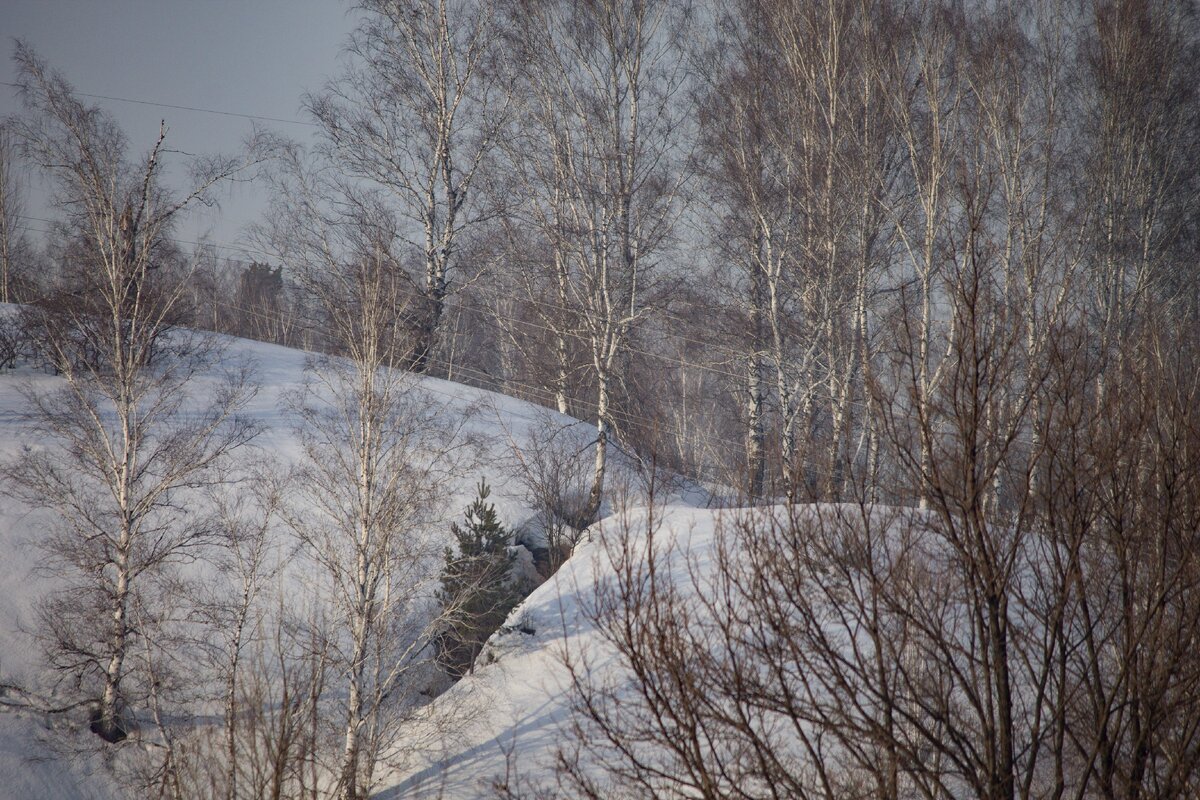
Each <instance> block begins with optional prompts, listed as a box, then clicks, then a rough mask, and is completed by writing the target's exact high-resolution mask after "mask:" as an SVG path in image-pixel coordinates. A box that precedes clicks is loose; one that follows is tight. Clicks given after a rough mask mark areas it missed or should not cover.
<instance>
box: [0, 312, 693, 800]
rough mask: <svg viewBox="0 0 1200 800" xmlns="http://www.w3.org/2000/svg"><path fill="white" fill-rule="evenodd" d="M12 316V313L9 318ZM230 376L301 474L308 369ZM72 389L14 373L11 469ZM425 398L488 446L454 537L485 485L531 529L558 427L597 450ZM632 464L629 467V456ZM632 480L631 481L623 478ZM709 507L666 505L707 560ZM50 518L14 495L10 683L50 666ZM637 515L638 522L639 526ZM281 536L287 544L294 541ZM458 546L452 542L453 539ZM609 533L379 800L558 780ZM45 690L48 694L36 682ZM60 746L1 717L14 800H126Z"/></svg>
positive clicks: (1, 631)
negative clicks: (526, 466)
mask: <svg viewBox="0 0 1200 800" xmlns="http://www.w3.org/2000/svg"><path fill="white" fill-rule="evenodd" d="M5 310H7V309H0V312H2V311H5ZM225 343H226V346H227V349H226V351H225V354H224V356H223V358H222V361H221V367H222V368H227V367H234V366H237V365H240V364H245V363H249V364H252V365H253V366H254V369H255V373H256V375H257V380H258V382H259V383H260V384H261V388H260V389H259V391H258V393H257V395H256V396H255V397H254V399H253V400H252V401H251V403H250V404H249V406H248V407H247V408H246V409H245V412H244V413H245V414H246V415H248V416H249V417H251V418H252V419H253V420H255V421H256V422H258V423H259V424H261V425H262V426H263V427H264V428H265V430H264V433H263V434H262V435H260V436H259V437H258V438H257V439H256V440H255V443H254V447H253V448H250V449H247V450H246V451H245V453H246V456H247V457H261V456H263V455H264V454H266V455H268V456H269V457H270V459H271V460H272V461H275V462H277V463H278V464H279V465H281V466H286V465H287V464H288V463H289V462H296V461H297V460H298V459H299V458H300V456H301V446H300V443H299V441H298V438H297V436H296V433H295V431H294V427H293V426H294V422H293V419H292V417H291V415H290V413H289V412H288V411H287V409H286V405H285V404H284V403H283V402H282V400H283V398H284V397H285V396H286V395H287V393H289V392H291V391H293V390H295V389H297V388H298V387H299V386H300V385H301V383H302V380H303V376H304V369H305V364H306V359H307V358H308V355H307V354H305V353H303V352H300V351H296V350H291V349H288V348H284V347H278V346H275V345H269V344H263V343H259V342H250V341H246V340H240V339H225ZM217 373H218V370H214V372H213V374H206V375H202V376H200V379H199V381H198V383H197V385H196V387H195V389H196V392H195V397H194V398H193V399H192V400H191V401H190V402H192V403H193V404H197V407H198V403H200V402H202V401H200V400H198V398H201V397H203V395H204V394H205V391H204V388H205V386H204V385H205V384H206V383H207V384H208V385H210V386H212V385H215V384H216V383H217V381H218V380H219V374H217ZM60 381H61V379H60V378H57V377H55V376H52V375H48V374H45V373H44V372H41V371H37V370H34V369H31V368H28V367H24V368H18V369H16V370H4V371H0V460H8V459H12V458H14V457H15V456H16V455H17V454H18V453H19V452H20V449H21V447H22V446H24V445H31V446H42V445H45V444H46V443H45V442H40V441H37V440H36V438H35V437H33V436H32V435H31V434H30V433H29V432H28V431H26V430H23V429H22V428H21V426H20V424H19V420H18V416H17V414H18V412H19V411H20V409H21V408H22V406H23V405H24V403H25V400H24V399H23V396H22V393H21V391H20V387H21V386H22V385H26V386H34V387H36V388H38V389H45V390H51V389H53V388H55V386H56V385H58V384H59V382H60ZM418 390H419V391H421V392H423V393H425V394H426V395H427V396H428V398H429V400H430V401H431V402H435V403H438V404H440V408H439V414H440V415H451V416H452V415H458V417H459V418H462V419H463V420H464V425H463V432H464V433H470V434H472V435H474V436H476V437H478V439H479V441H480V443H481V450H480V458H479V459H478V461H477V462H476V467H475V468H474V469H473V470H471V471H470V472H469V473H468V474H464V475H461V476H460V477H458V478H457V479H454V480H453V481H452V482H451V484H450V485H447V486H446V487H445V491H446V494H447V496H448V501H447V502H446V504H445V506H444V509H445V511H444V513H445V515H446V520H447V523H448V522H449V520H450V519H458V518H460V517H461V514H462V510H463V508H464V506H465V505H466V504H467V503H468V502H469V501H470V500H471V498H472V497H473V496H474V490H475V485H476V483H477V481H478V479H479V478H480V477H485V478H486V479H487V480H488V482H489V483H490V484H491V485H492V487H493V493H492V500H493V501H494V502H495V503H496V507H497V510H498V511H499V513H500V516H501V518H502V519H503V520H504V521H505V522H506V523H507V524H509V525H510V526H520V525H522V524H523V523H525V522H526V521H527V520H528V519H529V518H530V517H531V516H532V514H533V512H532V510H531V509H530V508H529V507H528V504H527V501H526V500H525V498H524V490H523V489H522V487H521V486H520V484H519V482H518V481H516V480H515V479H514V478H513V472H512V466H511V465H512V461H513V459H512V448H513V446H514V443H515V444H516V446H519V443H520V442H521V441H522V439H523V437H525V436H527V435H529V434H530V432H531V431H534V430H538V429H540V426H543V425H544V424H545V421H546V420H547V419H549V420H551V421H552V422H553V423H555V424H558V425H561V426H562V428H563V430H564V431H565V432H566V435H569V436H576V437H578V441H579V443H580V447H581V448H586V446H587V443H588V442H589V441H590V440H591V439H592V437H594V435H595V429H594V428H593V427H591V426H590V425H588V424H586V423H582V422H580V421H578V420H574V419H571V418H569V417H564V416H562V415H558V414H556V413H555V412H552V411H547V410H546V409H543V408H540V407H537V406H533V405H531V404H528V403H525V402H523V401H519V400H516V399H513V398H510V397H506V396H503V395H499V394H495V393H493V392H488V391H484V390H480V389H475V388H471V387H467V386H463V385H461V384H456V383H452V382H448V381H444V380H438V379H434V378H420V379H419V381H418ZM618 463H620V458H619V456H618ZM618 471H619V470H618ZM707 498H708V496H707V494H706V493H705V492H704V491H703V490H701V489H699V488H698V487H695V486H690V485H689V486H685V487H684V488H683V489H676V490H675V491H674V493H673V494H672V495H671V496H669V497H667V498H666V502H667V503H668V504H670V505H669V508H668V509H667V511H666V515H667V527H668V528H670V529H671V530H673V531H676V532H678V531H688V532H689V533H690V535H691V536H692V537H693V539H694V541H695V544H696V545H697V546H698V547H701V548H702V547H704V546H705V542H707V541H708V540H709V539H710V538H711V533H712V527H713V521H714V519H715V515H714V513H712V512H708V511H703V510H699V509H698V508H697V506H701V505H703V504H704V503H705V502H707ZM46 513H47V512H45V511H38V510H32V509H29V508H26V507H24V506H22V505H20V504H19V503H18V502H16V501H14V500H13V499H12V498H10V497H7V496H5V495H4V494H3V493H0V682H5V681H8V680H11V679H13V678H15V679H16V680H17V681H26V682H27V681H29V679H31V678H33V679H36V677H37V674H38V670H39V663H40V661H39V659H40V656H39V653H38V650H37V647H36V646H35V645H34V642H33V639H32V637H31V636H30V635H29V634H28V633H27V632H24V631H23V627H28V624H29V621H30V620H31V615H32V611H33V608H34V606H35V604H36V601H37V599H38V598H39V597H41V596H43V595H44V594H45V593H46V592H47V591H52V590H53V579H52V577H51V576H47V575H43V574H40V573H39V572H38V571H37V569H36V567H37V566H38V554H37V551H36V550H35V549H33V548H32V547H31V546H30V543H31V542H32V541H34V540H35V539H36V537H37V536H38V534H39V530H41V529H42V527H43V525H44V523H45V522H46V520H47V517H45V516H44V515H45V514H46ZM634 513H636V512H634ZM280 535H281V536H283V535H286V534H285V533H281V534H280ZM446 535H447V537H449V533H448V532H447V534H446ZM602 535H603V524H601V525H599V526H597V528H595V529H593V533H592V541H591V542H585V543H583V544H582V545H581V546H580V547H579V548H578V549H577V551H576V554H575V555H574V556H573V557H572V558H571V559H570V560H569V561H568V562H567V564H566V565H565V566H564V567H563V569H561V570H560V571H559V573H558V574H557V575H556V576H555V577H554V578H553V579H552V580H550V581H548V582H547V583H545V584H543V585H542V586H541V587H540V588H539V589H538V590H537V591H535V592H534V593H533V594H532V595H531V596H530V597H529V598H528V599H527V600H526V601H525V603H523V604H522V605H521V606H520V607H518V608H517V609H516V610H515V611H514V612H513V615H512V617H510V623H512V624H513V625H515V626H519V627H526V628H529V629H532V630H534V631H535V633H534V634H532V635H529V634H524V633H519V632H513V633H507V634H504V635H497V636H496V637H494V638H493V641H492V643H491V645H490V647H491V652H492V653H493V655H494V656H495V657H496V660H495V661H494V663H491V664H488V665H487V666H483V667H481V668H479V669H477V670H476V672H475V674H474V675H471V676H468V677H467V678H465V679H464V680H462V681H461V682H459V683H458V684H457V685H456V686H454V687H453V688H452V689H451V690H450V691H449V692H448V693H446V694H445V695H443V696H442V697H441V698H439V699H438V701H437V702H436V703H435V705H434V706H433V708H432V709H431V714H432V716H433V717H434V718H437V717H438V715H441V716H443V717H447V718H449V717H453V719H455V720H457V723H456V724H455V725H454V726H453V727H452V728H451V729H450V733H449V734H447V735H442V734H439V736H440V737H441V738H440V740H439V739H438V738H436V737H429V736H422V735H421V732H420V731H415V732H414V734H413V736H414V741H423V742H426V743H427V746H426V745H425V744H423V745H422V747H421V748H418V749H419V750H420V752H419V753H418V756H417V757H416V759H415V760H414V761H413V766H412V768H411V769H409V770H406V771H404V772H402V773H398V774H396V775H395V776H394V777H393V778H392V782H391V785H390V786H389V788H386V789H385V790H384V791H382V792H381V793H380V794H379V796H380V797H384V798H400V797H421V796H435V795H437V794H438V793H439V792H440V793H441V796H443V797H446V798H455V797H477V796H488V795H494V793H493V792H491V791H490V788H489V787H490V785H491V782H492V780H493V778H494V777H495V776H496V775H497V774H499V773H501V772H502V771H503V770H504V766H505V752H506V750H510V749H513V748H515V751H516V752H517V753H518V754H519V757H520V762H521V765H522V769H523V772H522V774H523V775H526V776H528V777H530V778H538V777H539V775H538V772H539V771H541V773H542V775H543V776H544V775H549V774H551V773H549V772H545V770H551V769H552V766H551V765H550V760H551V759H552V758H553V754H554V750H555V746H556V745H557V744H558V742H559V737H560V729H559V726H560V724H562V723H563V722H564V720H565V715H566V712H567V699H566V697H565V692H564V691H563V690H564V688H565V686H564V680H565V676H564V671H563V668H562V667H561V664H560V662H559V659H558V653H559V651H560V648H561V647H562V646H563V644H564V643H565V644H568V645H570V646H585V647H586V646H588V643H589V642H590V641H591V639H592V638H593V636H594V632H593V631H591V630H589V629H588V628H587V627H586V626H585V625H584V624H583V623H582V622H581V620H580V616H579V602H580V599H581V598H582V597H586V596H587V593H588V592H589V591H590V587H591V585H592V583H591V582H592V580H593V579H594V575H595V574H596V570H597V569H601V570H602V569H603V565H602V559H601V558H600V553H601V551H600V550H599V549H598V547H597V542H598V541H599V540H598V538H597V537H599V536H602ZM35 682H36V681H35ZM61 727H62V726H61V724H60V725H59V728H58V729H57V730H55V731H53V732H51V731H49V730H48V729H47V725H46V723H45V722H44V721H43V720H41V719H40V718H38V716H37V715H34V714H30V713H25V712H21V713H17V712H10V711H4V710H0V800H5V799H6V798H12V799H13V800H16V799H17V798H21V799H22V800H26V799H28V800H36V799H37V798H56V799H57V800H76V799H79V800H83V799H85V798H86V799H88V800H92V799H93V798H94V799H95V800H108V798H115V797H123V796H125V793H124V792H122V791H121V790H120V788H119V787H116V786H113V785H112V783H111V782H110V781H109V780H107V778H106V776H105V774H104V769H103V767H102V765H101V764H99V763H98V761H97V760H96V759H97V757H96V756H95V755H94V754H93V755H82V754H80V751H81V750H82V749H83V748H73V747H72V746H71V740H70V736H72V735H75V736H80V737H85V738H86V737H90V736H91V735H90V734H89V733H87V731H86V729H84V730H82V731H80V732H76V733H74V734H72V733H70V732H68V733H66V734H64V733H63V731H62V730H61Z"/></svg>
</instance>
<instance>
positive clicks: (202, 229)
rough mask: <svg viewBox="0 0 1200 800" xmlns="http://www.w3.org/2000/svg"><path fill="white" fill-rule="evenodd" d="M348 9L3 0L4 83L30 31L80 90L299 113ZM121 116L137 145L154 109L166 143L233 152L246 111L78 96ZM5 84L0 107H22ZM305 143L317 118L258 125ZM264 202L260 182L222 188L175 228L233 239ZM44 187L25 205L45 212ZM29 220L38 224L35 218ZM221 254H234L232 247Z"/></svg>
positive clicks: (213, 0)
mask: <svg viewBox="0 0 1200 800" xmlns="http://www.w3.org/2000/svg"><path fill="white" fill-rule="evenodd" d="M352 24H353V18H352V17H351V16H350V14H349V13H348V7H347V4H346V3H345V2H338V0H242V2H235V1H234V0H191V2H187V1H186V0H0V36H2V37H3V38H2V40H0V46H2V47H3V51H2V56H3V57H2V58H0V81H4V82H6V83H11V82H12V81H13V79H14V66H13V63H12V52H13V40H14V39H15V38H23V39H26V40H27V41H29V42H30V43H31V44H32V45H33V47H34V48H35V49H36V50H37V52H38V53H39V54H40V55H41V56H42V57H43V58H45V59H46V60H47V61H48V62H49V63H50V64H51V65H52V66H54V67H55V68H57V69H59V70H61V71H62V72H63V73H65V74H66V76H67V78H68V80H70V81H71V83H72V84H73V85H74V87H75V89H76V90H77V91H78V92H82V93H88V94H94V95H108V96H112V97H124V98H131V99H135V100H147V101H155V102H159V103H167V104H172V105H180V106H193V107H200V108H208V109H217V110H221V111H229V112H235V113H240V114H252V115H261V116H269V117H279V118H283V119H293V120H303V119H304V117H303V115H302V114H301V112H300V108H299V106H300V96H301V94H302V93H303V92H304V91H305V90H309V89H318V88H320V86H321V85H322V84H323V83H324V81H325V80H326V78H327V77H329V76H330V75H331V74H332V73H334V72H335V71H336V69H337V64H338V51H339V48H340V47H341V45H342V44H343V42H344V40H345V38H346V36H347V35H348V33H349V32H350V28H351V27H352ZM83 99H84V100H85V101H86V102H89V103H93V104H96V105H100V106H102V107H104V108H106V109H107V110H109V111H110V112H112V114H113V115H114V116H115V117H116V119H117V121H118V122H119V123H120V124H121V126H122V127H123V128H124V130H125V132H126V134H127V135H128V136H129V139H130V142H131V144H132V145H133V147H134V148H135V150H136V152H138V153H141V152H142V151H144V150H145V149H146V148H148V147H149V146H150V145H151V144H152V143H153V140H154V137H155V135H156V134H157V132H158V123H159V120H160V119H165V120H166V122H167V127H168V131H169V132H168V142H169V144H170V146H171V147H173V148H175V149H178V150H183V151H186V152H229V151H234V150H236V149H237V148H238V147H239V145H240V143H241V142H242V140H243V139H244V138H245V137H246V136H247V135H248V134H249V133H250V130H251V124H252V123H251V121H250V120H247V119H242V118H238V117H230V116H221V115H218V114H211V113H203V112H194V111H183V110H178V109H170V108H161V107H154V106H146V105H138V104H134V103H126V102H119V101H112V100H98V99H93V98H83ZM19 108H20V106H19V102H18V101H17V99H16V97H15V92H14V90H13V89H12V88H11V87H8V86H0V116H7V115H9V114H12V113H14V112H17V111H18V110H19ZM260 124H266V125H269V126H270V127H271V128H273V129H274V130H277V131H279V132H281V133H285V134H287V135H289V136H292V137H294V138H297V139H300V140H302V141H306V140H307V139H308V137H309V135H310V134H311V131H312V128H310V127H305V126H301V125H288V124H277V123H260ZM263 202H264V198H263V193H262V191H261V189H260V188H258V187H255V186H252V185H251V186H238V187H235V188H232V189H229V190H226V191H224V192H223V193H222V196H221V209H220V210H219V211H203V212H201V213H198V214H193V215H192V216H191V217H190V218H189V220H188V221H187V222H186V223H185V225H184V226H183V228H181V230H180V232H179V234H178V235H179V236H180V237H181V238H189V239H195V238H197V237H199V236H200V235H201V234H205V233H207V234H209V235H210V236H211V238H212V239H213V240H215V241H222V242H232V243H237V242H238V241H239V238H238V237H239V236H240V234H241V231H242V229H243V227H244V226H245V225H246V224H247V223H249V222H251V221H253V219H254V217H256V216H257V215H258V213H259V212H260V210H261V208H262V205H263ZM42 203H43V201H42V200H41V198H40V197H37V196H35V197H31V203H30V205H31V206H33V208H31V209H30V212H29V213H30V214H31V215H34V216H46V213H45V212H46V209H45V208H44V206H43V205H42ZM30 224H31V226H34V227H36V226H39V225H41V223H37V222H31V223H30ZM226 254H228V255H235V256H236V255H238V254H237V253H234V252H229V253H226Z"/></svg>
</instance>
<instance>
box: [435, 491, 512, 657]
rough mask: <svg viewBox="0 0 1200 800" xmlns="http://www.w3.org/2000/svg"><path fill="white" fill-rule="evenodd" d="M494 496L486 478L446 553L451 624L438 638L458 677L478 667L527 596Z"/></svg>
mask: <svg viewBox="0 0 1200 800" xmlns="http://www.w3.org/2000/svg"><path fill="white" fill-rule="evenodd" d="M490 494H491V489H490V488H489V487H488V485H487V482H486V481H483V480H480V482H479V494H478V496H477V497H476V498H475V500H474V501H473V502H472V503H471V505H470V506H468V507H467V510H466V517H465V524H464V525H463V526H460V525H458V523H452V524H451V526H450V531H451V533H453V534H454V539H455V545H456V546H455V547H454V548H451V547H447V548H446V552H445V560H446V564H445V567H444V568H443V570H442V578H441V582H442V586H441V589H440V590H439V591H438V599H439V600H440V601H441V603H442V607H443V608H444V609H445V620H446V621H445V623H444V625H443V628H442V631H441V633H440V635H439V636H438V640H437V647H438V661H439V663H440V664H441V665H442V667H443V668H444V669H445V670H446V671H447V672H448V673H449V674H451V675H453V676H454V677H456V678H458V677H461V676H463V675H465V674H466V673H468V672H470V671H471V670H472V669H473V666H474V663H475V658H476V656H478V655H479V651H480V650H481V649H482V648H483V644H484V642H486V641H487V639H488V637H489V636H491V635H492V633H494V632H495V631H496V630H497V629H498V628H499V627H500V626H501V625H502V624H503V623H504V620H505V618H506V617H507V616H508V612H509V611H511V610H512V609H513V607H514V606H516V604H517V603H519V602H520V601H521V598H522V592H521V591H520V587H519V586H517V585H516V582H515V581H514V580H513V579H512V575H511V573H512V567H513V559H514V556H513V554H512V553H511V552H510V551H509V542H510V540H511V534H510V533H509V531H508V530H506V529H505V527H504V526H503V525H502V524H501V523H500V520H499V518H498V517H497V516H496V507H495V506H494V505H493V504H492V503H489V502H488V501H487V498H488V496H489V495H490Z"/></svg>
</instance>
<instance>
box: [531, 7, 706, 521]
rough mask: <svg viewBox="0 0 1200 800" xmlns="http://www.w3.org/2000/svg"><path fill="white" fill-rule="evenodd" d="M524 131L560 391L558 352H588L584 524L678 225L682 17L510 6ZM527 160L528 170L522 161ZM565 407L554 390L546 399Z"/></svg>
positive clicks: (648, 10)
mask: <svg viewBox="0 0 1200 800" xmlns="http://www.w3.org/2000/svg"><path fill="white" fill-rule="evenodd" d="M512 13H513V15H514V16H513V25H514V26H517V27H519V29H520V30H519V33H518V34H517V35H516V41H518V42H519V43H520V45H519V46H520V47H521V50H520V52H521V59H522V64H523V74H522V85H521V90H522V92H523V102H524V106H523V107H522V108H521V111H523V112H524V113H525V114H526V115H527V116H528V118H529V120H530V123H531V124H529V125H528V126H527V128H526V134H525V135H524V136H522V137H520V138H518V139H517V141H520V142H537V141H538V140H539V139H540V140H541V143H540V145H535V146H534V147H533V148H531V149H529V150H525V149H524V148H521V150H520V152H515V153H513V154H512V155H515V156H516V157H517V162H518V174H519V175H520V178H521V182H522V185H523V187H524V188H525V190H526V192H527V194H526V196H525V198H524V199H525V207H524V209H523V214H524V217H523V218H524V219H526V220H528V221H529V222H531V223H532V224H533V225H534V226H536V230H537V232H538V235H539V236H540V237H541V239H542V241H543V242H544V245H545V252H546V261H547V262H548V263H546V264H545V265H544V269H545V272H544V277H545V279H546V280H547V281H549V283H550V286H551V287H552V289H551V292H552V296H553V298H554V301H553V302H554V303H555V304H556V305H557V306H559V307H560V308H561V312H560V313H556V314H554V315H552V316H547V317H545V318H544V319H545V321H546V323H547V324H548V326H549V327H551V328H552V330H553V335H554V336H555V337H556V339H557V342H558V343H557V345H556V352H557V353H559V354H560V355H559V358H560V363H559V368H560V378H561V377H562V376H563V374H564V371H565V368H566V364H565V362H564V361H563V360H562V359H563V358H564V354H565V353H566V348H567V344H566V343H567V341H568V340H569V339H570V338H572V337H578V338H579V339H580V340H582V341H583V342H585V343H586V345H585V350H586V358H587V364H586V368H587V370H588V373H589V377H590V378H591V380H592V382H593V383H594V385H595V399H594V401H593V402H592V403H590V404H589V405H590V406H592V407H593V409H594V419H595V422H596V427H597V435H596V444H595V459H594V467H593V473H592V485H591V490H590V493H589V499H588V504H587V508H586V511H585V513H584V515H583V518H584V519H585V520H589V521H590V520H593V519H595V517H596V515H597V514H598V513H599V510H600V506H601V502H602V500H603V494H604V476H605V471H606V469H607V463H608V446H609V437H610V434H611V430H612V426H613V415H612V395H613V390H614V387H615V386H616V383H617V381H619V379H620V377H619V370H620V366H621V358H622V356H623V352H624V349H625V348H626V347H627V344H628V341H629V335H630V331H631V329H632V327H633V326H634V325H636V324H637V323H638V322H639V320H641V319H642V318H643V317H644V316H645V315H646V313H647V311H648V309H647V307H646V303H645V296H646V293H647V291H648V289H649V288H650V287H652V286H653V281H654V278H655V267H656V266H657V262H658V261H659V260H660V259H661V258H662V257H663V248H664V244H665V242H666V239H667V236H668V233H669V230H670V226H671V224H672V223H673V221H674V218H675V216H677V197H678V191H677V189H678V180H679V178H678V176H677V174H675V173H674V172H673V170H672V162H673V161H676V160H677V158H676V150H675V148H676V147H677V146H678V142H677V141H676V139H675V136H676V125H677V123H678V118H677V114H678V106H677V105H676V100H677V98H676V94H677V92H678V90H679V88H680V86H681V85H682V81H683V73H682V69H681V66H680V61H679V59H677V58H676V53H677V50H676V47H675V43H674V40H673V37H675V36H678V35H679V33H680V30H681V28H680V26H681V25H682V24H683V23H685V22H686V20H687V11H686V8H684V9H680V8H678V7H674V6H672V5H671V4H668V3H660V2H650V3H643V2H625V0H600V1H599V2H588V3H583V4H571V3H558V2H542V0H530V1H529V2H521V3H516V4H514V6H513V10H512ZM525 159H530V160H525ZM555 392H556V399H557V400H558V402H559V403H560V406H561V402H562V398H563V393H562V388H561V385H560V386H559V387H556V388H555Z"/></svg>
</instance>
